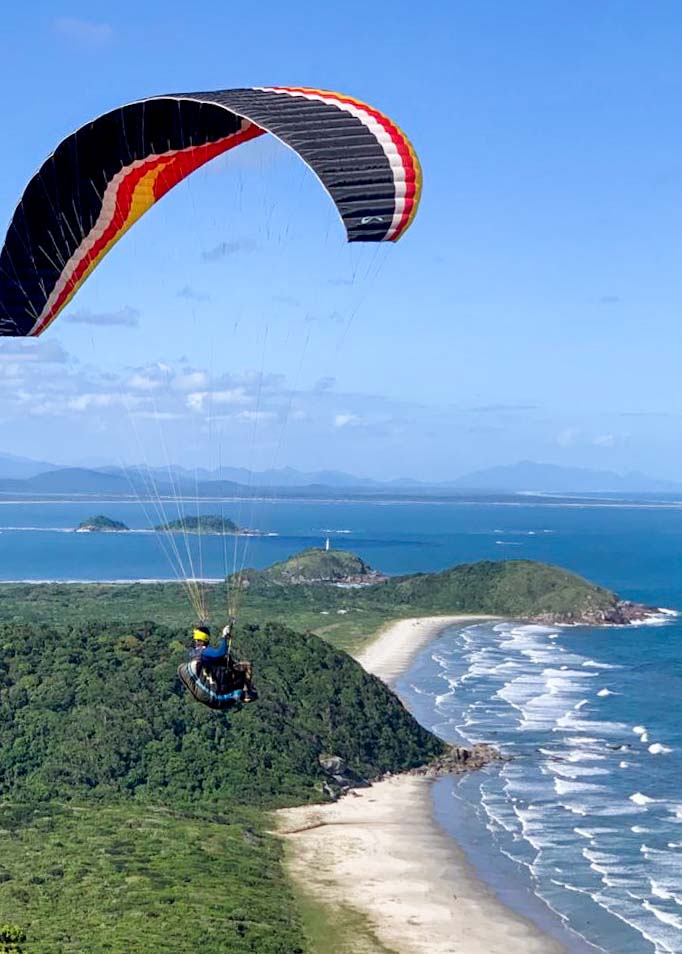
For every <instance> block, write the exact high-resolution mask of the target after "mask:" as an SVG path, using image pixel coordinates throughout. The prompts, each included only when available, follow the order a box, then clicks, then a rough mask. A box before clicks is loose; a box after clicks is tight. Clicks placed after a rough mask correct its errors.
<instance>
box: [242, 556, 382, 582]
mask: <svg viewBox="0 0 682 954" xmlns="http://www.w3.org/2000/svg"><path fill="white" fill-rule="evenodd" d="M244 578H245V579H246V580H247V585H248V584H249V583H251V582H254V583H256V584H259V583H263V582H265V583H276V584H279V585H280V586H291V585H292V584H294V585H300V584H301V583H344V582H348V581H351V582H355V583H371V582H372V581H373V580H377V579H383V577H382V576H381V574H379V573H377V572H376V570H373V569H372V568H371V567H370V566H369V565H368V564H367V563H365V561H364V560H361V559H360V557H359V556H356V554H355V553H349V552H348V551H346V550H323V549H320V548H318V547H310V548H309V549H308V550H302V551H301V552H300V553H297V554H296V555H295V556H292V557H290V558H289V559H288V560H283V561H282V562H280V563H274V564H273V565H272V566H271V567H268V568H267V569H266V570H249V571H248V572H247V574H246V575H245V577H244Z"/></svg>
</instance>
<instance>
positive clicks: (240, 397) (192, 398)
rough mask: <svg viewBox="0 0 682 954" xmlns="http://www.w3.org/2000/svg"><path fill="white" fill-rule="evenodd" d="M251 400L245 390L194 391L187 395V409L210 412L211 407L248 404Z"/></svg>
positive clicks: (240, 388)
mask: <svg viewBox="0 0 682 954" xmlns="http://www.w3.org/2000/svg"><path fill="white" fill-rule="evenodd" d="M252 400H253V398H252V397H251V396H250V395H249V394H247V393H246V391H245V389H244V388H242V387H239V388H229V389H228V390H226V391H195V392H194V393H193V394H188V395H187V407H189V408H191V409H192V410H193V411H205V410H209V411H210V410H211V408H212V406H213V405H221V406H223V407H224V406H225V405H240V404H250V403H251V401H252Z"/></svg>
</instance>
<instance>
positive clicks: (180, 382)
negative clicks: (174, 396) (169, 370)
mask: <svg viewBox="0 0 682 954" xmlns="http://www.w3.org/2000/svg"><path fill="white" fill-rule="evenodd" d="M208 383H209V379H208V374H207V373H206V372H205V371H188V372H186V373H184V374H178V375H177V376H176V377H175V378H174V379H173V387H174V388H175V390H176V391H194V390H196V389H197V388H205V387H206V385H207V384H208Z"/></svg>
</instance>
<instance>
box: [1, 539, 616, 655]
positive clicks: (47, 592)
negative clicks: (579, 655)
mask: <svg viewBox="0 0 682 954" xmlns="http://www.w3.org/2000/svg"><path fill="white" fill-rule="evenodd" d="M308 552H309V551H308ZM316 552H325V551H316ZM329 552H330V553H335V555H338V554H339V553H340V552H341V551H329ZM282 565H284V566H287V565H288V564H287V563H285V564H280V566H282ZM276 566H277V564H276ZM272 569H273V568H270V570H264V571H256V570H249V571H248V572H247V574H246V575H245V577H244V581H243V582H247V583H248V586H247V588H246V589H245V590H244V592H243V595H242V598H241V608H240V619H241V620H242V621H243V622H245V623H263V622H265V621H273V622H282V623H285V624H286V625H288V626H290V627H291V628H292V629H295V630H298V631H306V630H309V631H312V632H315V633H316V634H317V635H318V636H321V637H322V638H323V639H325V640H327V641H328V642H330V643H332V645H334V646H336V647H337V648H341V649H347V650H354V649H357V648H358V647H359V646H361V645H362V643H363V642H364V641H366V640H367V639H368V637H369V636H371V634H372V633H374V632H376V630H377V629H379V627H380V626H382V625H384V624H385V623H387V622H388V621H390V620H392V619H400V618H401V617H405V616H419V615H420V614H421V615H429V614H432V613H457V612H462V613H489V614H491V615H499V616H515V617H518V618H537V617H539V616H542V615H545V614H547V615H549V616H555V617H556V618H557V619H559V618H560V619H565V620H566V621H567V622H569V621H570V620H571V619H576V618H580V616H584V615H585V614H587V613H589V612H597V611H600V610H601V611H604V612H609V611H612V610H613V608H614V606H615V605H616V604H617V598H616V597H615V596H614V594H613V593H610V592H609V591H608V590H605V589H603V588H601V587H598V586H595V585H594V584H592V583H589V582H588V581H587V580H583V579H582V578H581V577H578V576H576V575H575V574H573V573H569V572H567V571H566V570H562V569H560V568H559V567H554V566H548V565H547V564H543V563H533V562H530V561H527V560H513V561H504V562H496V563H493V562H481V563H472V564H464V565H461V566H456V567H453V568H452V569H449V570H444V571H443V572H442V573H424V574H415V575H413V576H404V577H394V578H392V579H390V580H388V581H387V582H384V583H377V584H375V585H371V586H365V587H358V588H354V589H343V588H340V587H337V586H321V585H319V584H312V583H302V584H299V585H297V586H283V585H281V578H279V579H278V578H275V579H274V580H273V579H272V578H271V577H270V571H271V570H272ZM234 585H236V582H235V584H234ZM205 589H206V601H207V605H208V609H209V614H210V616H211V618H212V619H213V620H214V622H215V623H216V624H219V625H220V626H222V625H223V624H224V622H225V618H226V617H227V604H228V599H227V595H228V594H227V588H226V586H225V585H224V584H222V585H217V584H214V585H208V586H206V588H205ZM0 619H2V620H5V621H7V622H14V623H41V624H45V625H48V626H64V625H67V624H78V623H80V622H81V621H82V620H84V619H86V620H91V621H93V622H100V623H107V622H108V621H111V620H117V621H120V622H125V623H128V624H132V625H139V624H140V623H141V622H143V621H144V620H151V619H153V620H156V622H157V623H160V624H163V625H164V626H170V627H180V626H184V627H187V628H188V629H189V627H190V626H191V625H192V623H194V622H195V620H194V618H193V614H192V610H191V608H190V606H189V603H188V600H187V595H186V593H185V591H184V589H183V587H182V586H180V585H179V584H178V583H131V584H100V583H88V584H67V583H62V584H60V583H55V584H30V583H4V584H0Z"/></svg>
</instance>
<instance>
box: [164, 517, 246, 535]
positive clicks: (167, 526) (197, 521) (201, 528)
mask: <svg viewBox="0 0 682 954" xmlns="http://www.w3.org/2000/svg"><path fill="white" fill-rule="evenodd" d="M154 529H155V530H163V531H166V532H171V533H203V534H220V535H221V536H222V535H226V534H234V533H239V527H238V526H237V524H236V523H235V522H234V521H233V520H230V519H229V517H216V516H211V515H210V514H200V515H199V516H198V517H180V518H179V519H178V520H171V521H169V522H168V523H163V524H160V525H159V526H158V527H154Z"/></svg>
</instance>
